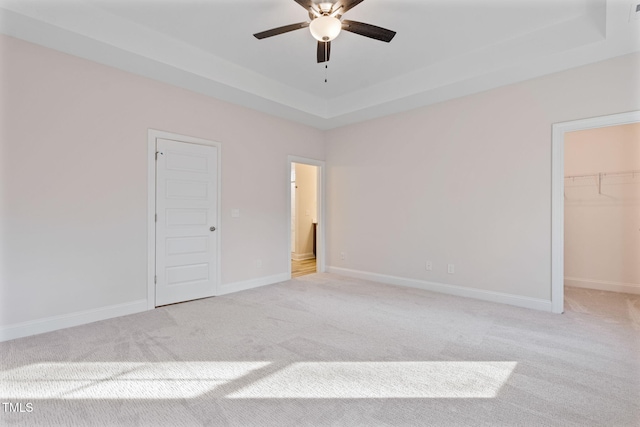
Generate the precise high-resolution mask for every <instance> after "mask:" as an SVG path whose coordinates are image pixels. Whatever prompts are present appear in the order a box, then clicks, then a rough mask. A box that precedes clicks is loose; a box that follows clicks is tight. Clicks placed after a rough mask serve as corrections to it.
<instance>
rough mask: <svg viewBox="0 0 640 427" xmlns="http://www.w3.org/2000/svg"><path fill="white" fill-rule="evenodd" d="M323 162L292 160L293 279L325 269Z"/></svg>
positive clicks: (290, 228) (290, 192) (291, 225)
mask: <svg viewBox="0 0 640 427" xmlns="http://www.w3.org/2000/svg"><path fill="white" fill-rule="evenodd" d="M322 163H323V162H319V161H315V160H310V159H302V158H296V157H290V158H289V171H288V172H289V176H290V180H289V185H288V188H289V202H290V206H289V216H290V218H289V234H290V238H289V246H290V251H289V256H290V260H291V263H290V272H291V277H292V278H295V277H300V276H304V275H307V274H313V273H316V272H321V271H323V270H324V265H323V258H324V257H323V254H324V253H323V250H324V245H323V242H324V239H323V223H322V218H323V215H322V212H323V209H322V204H323V203H322V201H323V197H322V190H323V188H322V176H323V164H322Z"/></svg>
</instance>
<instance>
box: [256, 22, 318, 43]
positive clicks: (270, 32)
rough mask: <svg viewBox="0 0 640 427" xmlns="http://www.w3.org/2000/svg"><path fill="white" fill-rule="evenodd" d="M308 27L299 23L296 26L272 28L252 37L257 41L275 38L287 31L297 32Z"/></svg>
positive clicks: (306, 23) (307, 24) (303, 23)
mask: <svg viewBox="0 0 640 427" xmlns="http://www.w3.org/2000/svg"><path fill="white" fill-rule="evenodd" d="M308 26H309V23H308V22H299V23H297V24H291V25H285V26H284V27H278V28H272V29H270V30H267V31H262V32H260V33H255V34H254V35H253V36H254V37H255V38H257V39H260V40H261V39H266V38H267V37H273V36H277V35H279V34H284V33H288V32H289V31H295V30H299V29H300V28H306V27H308Z"/></svg>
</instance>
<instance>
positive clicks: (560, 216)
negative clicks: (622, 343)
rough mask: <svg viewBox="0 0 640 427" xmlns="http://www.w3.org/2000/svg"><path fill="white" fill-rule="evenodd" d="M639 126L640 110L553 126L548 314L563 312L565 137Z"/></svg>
mask: <svg viewBox="0 0 640 427" xmlns="http://www.w3.org/2000/svg"><path fill="white" fill-rule="evenodd" d="M638 122H640V110H638V111H630V112H626V113H620V114H611V115H608V116H601V117H592V118H588V119H582V120H573V121H570V122H562V123H554V124H553V125H552V137H551V311H552V312H553V313H562V312H564V136H565V134H566V133H567V132H574V131H578V130H587V129H596V128H602V127H608V126H617V125H626V124H630V123H638Z"/></svg>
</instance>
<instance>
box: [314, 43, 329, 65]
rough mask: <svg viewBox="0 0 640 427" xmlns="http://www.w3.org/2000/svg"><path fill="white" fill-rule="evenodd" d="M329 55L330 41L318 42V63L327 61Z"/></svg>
mask: <svg viewBox="0 0 640 427" xmlns="http://www.w3.org/2000/svg"><path fill="white" fill-rule="evenodd" d="M330 55H331V42H318V50H317V54H316V56H317V58H318V63H320V62H329V56H330Z"/></svg>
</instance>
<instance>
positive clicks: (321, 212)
mask: <svg viewBox="0 0 640 427" xmlns="http://www.w3.org/2000/svg"><path fill="white" fill-rule="evenodd" d="M293 163H301V164H303V165H310V166H316V167H317V168H318V169H317V170H318V174H317V180H316V181H317V191H316V202H317V206H318V228H317V229H316V272H318V273H324V272H325V270H326V265H325V264H326V257H325V255H326V252H325V249H326V246H325V230H326V228H327V224H326V219H325V218H326V216H325V191H324V189H325V163H324V161H322V160H316V159H310V158H307V157H299V156H287V184H286V185H287V206H288V207H289V208H288V209H287V236H288V239H287V260H288V262H287V275H288V277H289V279H291V208H292V206H291V166H292V164H293Z"/></svg>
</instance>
